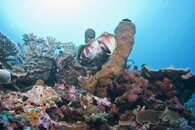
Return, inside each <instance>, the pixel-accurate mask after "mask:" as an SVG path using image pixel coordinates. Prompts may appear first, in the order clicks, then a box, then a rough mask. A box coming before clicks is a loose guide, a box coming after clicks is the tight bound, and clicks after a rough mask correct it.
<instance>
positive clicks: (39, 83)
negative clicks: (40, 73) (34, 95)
mask: <svg viewBox="0 0 195 130" xmlns="http://www.w3.org/2000/svg"><path fill="white" fill-rule="evenodd" d="M35 84H36V85H41V86H45V82H44V81H43V80H42V79H38V80H37V81H36V83H35Z"/></svg>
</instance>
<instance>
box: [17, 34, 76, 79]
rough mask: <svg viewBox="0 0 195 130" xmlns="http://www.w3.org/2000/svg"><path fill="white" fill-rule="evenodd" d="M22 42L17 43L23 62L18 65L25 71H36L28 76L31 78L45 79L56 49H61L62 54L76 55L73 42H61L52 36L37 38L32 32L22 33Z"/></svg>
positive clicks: (48, 73) (52, 63) (51, 65)
mask: <svg viewBox="0 0 195 130" xmlns="http://www.w3.org/2000/svg"><path fill="white" fill-rule="evenodd" d="M23 40H24V42H23V43H19V44H18V46H19V49H20V52H19V55H18V57H20V60H21V62H22V63H23V64H21V65H20V67H22V68H24V69H25V70H26V71H34V70H39V71H36V72H38V73H32V74H30V75H29V76H28V78H29V79H31V80H37V79H43V80H47V79H48V77H49V75H50V72H51V70H52V67H53V66H54V64H55V61H54V58H55V57H56V56H57V54H56V53H57V51H59V50H62V51H64V54H65V55H66V57H67V56H69V55H72V56H74V55H76V51H77V48H76V47H75V46H74V44H73V43H63V42H60V41H57V40H56V39H55V38H53V37H47V38H46V39H44V38H38V37H37V36H36V35H34V34H33V33H31V34H25V35H23Z"/></svg>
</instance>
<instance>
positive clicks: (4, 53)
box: [0, 32, 18, 68]
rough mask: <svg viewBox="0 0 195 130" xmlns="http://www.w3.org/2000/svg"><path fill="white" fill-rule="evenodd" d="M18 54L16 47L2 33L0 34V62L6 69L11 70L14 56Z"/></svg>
mask: <svg viewBox="0 0 195 130" xmlns="http://www.w3.org/2000/svg"><path fill="white" fill-rule="evenodd" d="M17 53H18V50H17V47H16V45H15V44H14V43H13V42H12V41H11V40H10V39H9V38H8V37H7V36H5V35H4V34H3V33H1V32H0V62H1V63H3V64H4V66H6V68H11V66H12V64H14V62H11V61H15V60H16V55H17Z"/></svg>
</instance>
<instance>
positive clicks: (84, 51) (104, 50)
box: [77, 32, 116, 68]
mask: <svg viewBox="0 0 195 130" xmlns="http://www.w3.org/2000/svg"><path fill="white" fill-rule="evenodd" d="M115 48H116V40H115V37H114V36H113V35H112V34H109V33H107V32H105V33H103V34H102V35H101V36H99V37H98V38H96V39H94V40H92V41H90V42H89V43H88V44H87V45H85V46H81V47H80V49H79V51H78V55H77V60H78V62H79V63H80V64H81V65H82V66H84V67H89V68H90V67H91V68H94V67H97V68H99V67H101V66H102V65H103V64H105V63H106V62H107V61H108V58H109V57H110V55H112V53H113V52H114V50H115Z"/></svg>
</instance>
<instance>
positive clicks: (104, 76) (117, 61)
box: [82, 21, 135, 97]
mask: <svg viewBox="0 0 195 130" xmlns="http://www.w3.org/2000/svg"><path fill="white" fill-rule="evenodd" d="M134 34H135V25H134V24H133V23H132V22H129V21H121V22H120V23H119V25H118V26H117V28H116V29H115V37H116V43H117V44H116V49H115V50H114V52H113V54H112V55H111V56H110V59H109V61H108V63H107V64H105V65H103V66H102V68H101V70H100V71H98V72H97V73H95V75H93V76H92V77H91V78H90V79H89V80H86V81H85V82H83V83H82V86H83V87H84V88H86V89H87V90H89V91H90V92H91V93H94V92H95V91H96V88H97V86H98V88H99V87H104V88H105V89H107V88H106V86H107V85H109V84H111V83H112V79H113V78H114V77H116V76H117V75H118V74H119V73H120V72H121V71H122V70H123V68H124V65H125V63H126V59H127V57H128V55H129V54H130V52H131V50H132V47H133V44H134ZM98 96H101V95H98ZM103 96H104V95H103ZM101 97H102V96H101Z"/></svg>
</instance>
